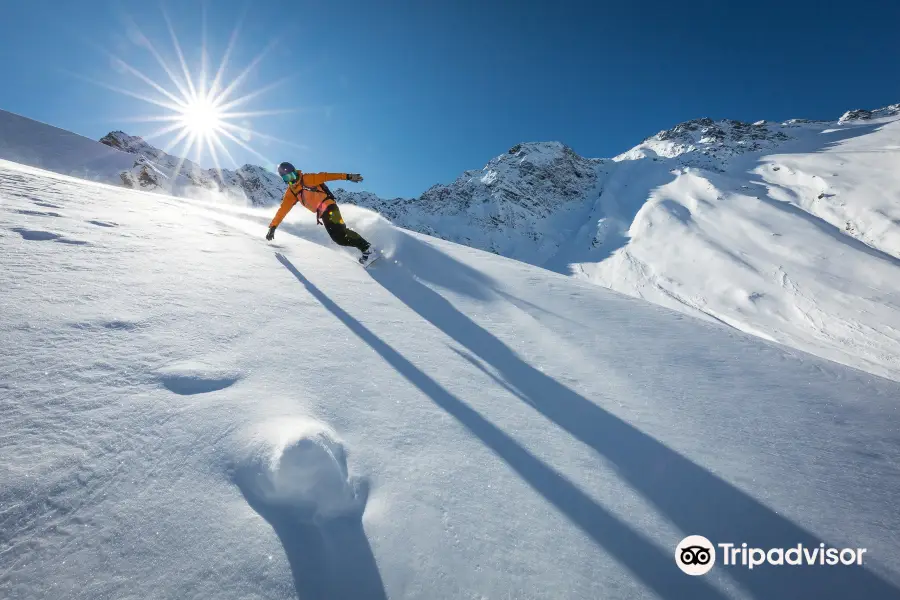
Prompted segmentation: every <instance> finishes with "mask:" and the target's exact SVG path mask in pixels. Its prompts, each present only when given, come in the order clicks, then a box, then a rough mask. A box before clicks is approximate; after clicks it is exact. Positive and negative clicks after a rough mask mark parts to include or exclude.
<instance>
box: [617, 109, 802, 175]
mask: <svg viewBox="0 0 900 600" xmlns="http://www.w3.org/2000/svg"><path fill="white" fill-rule="evenodd" d="M781 129H782V127H781V126H780V125H777V124H774V123H769V122H767V121H757V122H755V123H744V122H743V121H735V120H732V119H723V120H720V121H713V120H712V119H710V118H708V117H705V118H701V119H693V120H691V121H685V122H684V123H679V124H678V125H676V126H675V127H672V128H671V129H665V130H663V131H660V132H659V133H657V134H656V135H652V136H650V137H648V138H647V139H645V140H644V141H643V142H641V143H640V144H638V145H637V146H635V147H634V148H632V149H631V150H629V151H628V152H625V153H624V154H620V155H619V156H617V157H616V158H615V159H614V160H616V161H621V160H638V159H642V158H655V157H662V158H678V157H683V160H684V161H687V162H688V163H689V164H695V165H696V166H703V167H707V168H716V167H718V168H721V166H722V164H721V163H722V162H724V161H725V160H726V159H727V158H729V157H731V156H735V155H738V154H744V153H746V152H758V151H760V150H765V149H769V148H773V147H775V146H777V145H778V144H780V143H782V142H784V141H787V140H788V139H790V136H788V135H787V134H785V133H784V132H783V131H781Z"/></svg>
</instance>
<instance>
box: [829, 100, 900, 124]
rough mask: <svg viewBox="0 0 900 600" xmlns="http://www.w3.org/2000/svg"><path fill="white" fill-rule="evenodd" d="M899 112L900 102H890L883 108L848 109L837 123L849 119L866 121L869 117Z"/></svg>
mask: <svg viewBox="0 0 900 600" xmlns="http://www.w3.org/2000/svg"><path fill="white" fill-rule="evenodd" d="M898 114H900V104H891V105H890V106H885V107H883V108H876V109H875V110H865V109H862V108H858V109H856V110H848V111H847V112H845V113H844V114H843V115H842V116H841V118H840V119H839V120H838V122H839V123H847V122H850V121H868V120H870V119H880V118H883V117H893V116H895V115H898Z"/></svg>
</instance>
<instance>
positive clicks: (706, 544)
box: [675, 535, 866, 575]
mask: <svg viewBox="0 0 900 600" xmlns="http://www.w3.org/2000/svg"><path fill="white" fill-rule="evenodd" d="M717 548H718V550H717ZM865 553H866V549H865V548H831V547H828V546H826V545H825V544H824V543H820V544H819V545H818V546H813V547H812V548H809V547H806V546H804V545H803V544H797V545H796V546H791V547H790V548H769V549H767V550H766V549H763V548H753V547H748V546H747V544H746V543H743V544H740V545H738V544H731V543H719V544H713V543H712V542H710V541H709V540H708V539H706V538H705V537H703V536H702V535H689V536H687V537H686V538H684V539H683V540H681V541H680V542H679V543H678V546H676V547H675V564H677V565H678V568H679V569H681V570H682V571H684V572H685V573H687V574H688V575H706V574H707V573H709V570H710V569H712V568H713V565H715V564H716V555H717V554H718V556H719V557H720V558H721V560H722V565H723V566H726V567H735V566H736V567H746V568H748V569H750V570H752V569H754V568H755V567H759V566H763V565H765V566H773V567H780V566H799V565H821V566H834V565H838V564H841V565H848V566H849V565H862V560H863V554H865Z"/></svg>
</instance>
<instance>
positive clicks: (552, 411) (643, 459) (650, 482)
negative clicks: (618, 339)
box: [282, 236, 900, 599]
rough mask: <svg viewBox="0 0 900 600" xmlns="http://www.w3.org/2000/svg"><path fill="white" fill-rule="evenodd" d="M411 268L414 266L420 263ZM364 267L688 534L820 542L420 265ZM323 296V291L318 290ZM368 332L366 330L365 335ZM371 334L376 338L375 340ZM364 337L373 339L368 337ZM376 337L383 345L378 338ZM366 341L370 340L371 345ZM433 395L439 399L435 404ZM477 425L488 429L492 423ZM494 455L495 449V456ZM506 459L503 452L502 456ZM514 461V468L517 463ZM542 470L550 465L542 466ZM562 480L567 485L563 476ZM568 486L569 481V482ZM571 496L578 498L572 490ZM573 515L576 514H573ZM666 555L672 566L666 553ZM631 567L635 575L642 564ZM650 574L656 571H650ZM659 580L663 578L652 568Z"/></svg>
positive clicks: (806, 574) (776, 582) (800, 578)
mask: <svg viewBox="0 0 900 600" xmlns="http://www.w3.org/2000/svg"><path fill="white" fill-rule="evenodd" d="M408 238H409V239H408V240H407V242H406V243H408V244H409V243H412V241H415V242H416V243H418V244H419V245H421V246H423V248H421V249H420V248H415V249H414V248H407V249H406V250H407V251H414V252H415V254H416V256H422V255H424V254H427V253H429V252H430V253H437V254H442V253H439V252H438V251H437V250H436V249H434V248H431V247H430V246H429V245H428V244H425V243H423V242H419V241H418V240H414V238H412V237H411V236H408ZM285 260H286V259H284V260H283V261H282V262H284V261H285ZM441 261H442V262H437V263H433V262H430V261H428V262H422V263H419V264H422V265H425V266H427V265H429V264H430V267H428V268H427V270H424V271H423V272H422V273H421V278H422V279H428V280H430V281H432V282H434V283H436V284H438V285H442V284H443V281H442V278H443V276H444V273H446V272H448V271H449V270H452V268H453V265H451V264H449V263H454V262H455V261H454V260H453V259H452V258H451V257H449V256H446V255H443V258H442V259H441ZM409 264H413V265H415V264H416V263H415V262H413V263H409ZM407 266H408V265H407ZM436 267H440V268H436ZM369 273H370V275H371V276H372V278H373V279H374V280H375V281H377V282H378V283H379V284H381V285H382V286H383V287H384V288H385V289H386V290H388V291H389V292H391V293H392V294H393V295H394V296H396V297H397V298H398V299H399V300H400V301H401V302H403V303H404V304H406V305H407V306H408V307H409V308H410V309H412V310H413V311H415V312H416V313H418V314H419V315H420V316H421V317H422V318H424V319H425V320H427V321H429V322H430V323H432V324H433V325H434V326H435V327H437V328H438V329H440V330H441V331H443V332H444V333H445V334H446V335H448V336H449V337H450V338H452V339H453V340H455V341H456V342H458V343H459V344H460V345H462V346H464V347H465V348H467V349H468V350H469V351H470V352H472V353H473V354H474V355H476V356H478V357H479V358H481V359H482V360H483V361H485V362H486V363H488V364H490V365H492V366H493V368H494V369H496V371H497V372H498V373H499V374H500V376H501V377H502V378H503V379H505V380H506V382H507V383H508V384H509V385H510V386H511V387H513V388H515V390H517V391H518V392H519V393H518V396H519V397H520V398H521V399H523V400H525V401H526V402H527V403H528V404H529V405H531V406H532V407H534V408H535V409H536V410H537V411H539V412H540V413H541V414H543V415H544V416H546V417H547V418H548V419H550V420H551V421H553V422H554V423H556V424H557V425H559V426H560V427H561V428H562V429H564V430H565V431H567V432H569V433H570V434H571V435H572V436H574V437H575V438H577V439H578V440H580V441H582V442H583V443H585V444H587V445H588V446H590V447H591V448H593V449H594V450H595V451H596V452H597V453H598V454H600V455H602V456H603V457H605V458H606V459H607V460H609V461H611V462H612V463H613V464H615V465H616V467H617V469H618V472H619V474H620V476H621V477H622V478H624V479H625V480H626V481H627V482H628V483H629V484H631V486H632V487H633V488H634V489H635V490H637V491H638V492H640V493H641V495H642V496H644V497H645V498H646V499H647V500H649V501H650V502H651V503H652V504H653V505H655V506H656V507H657V508H658V509H659V510H660V511H661V512H662V513H663V514H664V515H665V516H666V517H668V518H669V520H671V521H672V522H673V523H674V524H675V525H676V526H677V527H678V528H679V529H680V530H681V531H682V532H684V533H685V534H699V535H704V536H706V537H707V538H709V539H710V540H712V541H713V543H719V542H723V543H726V542H732V543H736V544H738V545H739V544H740V543H742V542H747V544H748V546H751V547H757V548H788V547H795V546H796V545H797V544H800V543H802V544H803V545H804V546H805V547H807V548H818V546H819V543H820V542H823V541H824V540H822V539H820V538H819V537H817V536H815V535H814V534H812V533H810V532H808V531H806V530H805V529H803V528H802V527H800V526H798V525H796V524H795V523H793V522H791V521H790V520H788V519H786V518H784V517H782V516H781V515H779V514H778V513H776V512H774V511H773V510H771V509H770V508H768V507H767V506H765V505H764V504H762V503H760V502H759V501H757V500H756V499H755V498H753V497H751V496H749V495H747V494H746V493H744V492H743V491H741V490H740V489H738V488H736V487H735V486H733V485H732V484H731V483H729V482H727V481H725V480H723V479H721V478H720V477H718V476H717V475H715V474H713V473H712V472H710V471H708V470H707V469H705V468H704V467H702V466H700V465H697V464H695V463H693V462H692V461H690V460H689V459H687V458H686V457H684V456H682V455H681V454H679V453H677V452H675V451H674V450H671V449H670V448H668V447H667V446H665V445H664V444H662V443H661V442H659V441H658V440H656V439H654V438H653V437H651V436H649V435H647V434H646V433H644V432H642V431H640V430H639V429H637V428H636V427H634V426H632V425H630V424H629V423H627V422H625V421H623V420H622V419H620V418H619V417H617V416H615V415H614V414H612V413H610V412H608V411H606V410H604V409H603V408H601V407H600V406H598V405H597V404H596V403H594V402H593V401H591V400H588V399H587V398H585V397H584V396H581V395H580V394H578V393H577V392H575V391H573V390H571V389H569V388H568V387H566V386H564V385H562V384H561V383H559V382H557V381H556V380H555V379H553V378H552V377H550V376H548V375H546V374H544V373H542V372H541V371H539V370H538V369H536V368H534V367H533V366H531V365H530V364H528V363H527V362H525V361H524V360H522V359H521V358H520V357H519V356H518V355H517V354H516V353H515V352H513V351H512V350H511V349H510V348H509V347H507V346H506V345H505V344H504V343H503V342H501V341H500V340H498V339H497V338H496V337H494V336H493V335H492V334H490V333H489V332H488V331H486V330H485V329H483V328H482V327H480V326H479V325H478V324H476V323H475V322H474V321H472V320H471V319H470V318H469V317H467V316H466V315H465V314H463V313H461V312H460V311H458V310H457V309H456V308H455V307H454V306H453V305H452V304H450V302H448V301H447V300H446V299H445V298H444V297H443V296H441V295H440V294H438V293H437V292H435V291H433V290H432V289H431V288H429V287H428V286H426V285H424V284H423V283H421V281H420V273H419V272H418V271H410V270H408V269H406V268H403V267H398V266H397V265H393V264H390V263H388V264H383V265H380V266H377V267H375V268H373V269H371V270H370V271H369ZM295 275H297V277H298V279H301V281H304V282H305V280H304V279H302V276H301V275H299V273H295ZM307 285H308V284H307ZM446 287H452V286H446ZM319 294H320V295H321V293H320V292H319ZM331 310H332V312H334V311H335V310H340V309H337V307H334V308H332V309H331ZM347 319H350V317H349V316H346V318H343V317H342V320H344V321H345V322H348V321H347ZM354 323H355V322H354ZM361 327H362V326H361V325H359V324H358V323H355V324H354V325H353V326H352V327H351V328H353V329H354V330H357V329H359V328H361ZM368 335H369V336H371V334H368ZM361 337H363V336H361ZM371 337H374V336H371ZM375 339H376V340H377V338H375ZM367 341H369V340H368V339H367ZM378 343H379V344H381V345H382V346H383V345H384V344H383V342H381V341H380V340H378ZM370 344H373V346H374V343H373V342H370ZM376 349H378V348H376ZM379 352H381V353H382V354H383V355H384V354H385V353H386V352H393V351H390V350H389V349H384V350H382V349H379ZM401 360H403V359H400V358H396V359H393V360H389V362H391V363H392V364H394V366H395V367H396V368H397V369H398V371H400V370H401V369H400V368H399V367H398V365H397V364H395V363H397V362H399V361H401ZM403 368H404V370H403V371H401V372H404V374H405V375H407V373H414V375H415V377H416V378H418V379H419V380H421V381H429V382H430V381H431V380H430V379H428V378H427V376H426V375H424V374H423V373H421V372H419V371H413V370H414V369H415V367H412V365H406V364H404V365H403ZM407 377H410V375H407ZM411 380H412V379H411ZM414 383H415V381H414ZM433 388H434V389H433ZM426 393H428V394H429V395H430V396H431V397H432V398H433V399H435V401H436V402H438V404H440V405H441V406H442V407H443V408H444V409H445V410H447V411H448V412H451V414H453V415H454V416H456V417H457V418H459V419H460V420H461V421H463V422H464V423H468V424H471V423H472V422H474V421H475V419H476V417H475V416H473V415H475V414H477V413H474V411H472V410H471V409H469V408H468V407H466V410H465V411H462V410H461V409H460V408H459V407H457V406H456V405H455V404H454V403H459V401H458V400H456V399H455V398H453V397H452V396H450V395H449V394H447V392H445V391H443V390H441V389H440V388H437V385H436V384H434V385H433V386H431V387H429V390H428V391H427V392H426ZM439 397H440V398H443V400H440V401H439V400H437V398H439ZM451 400H452V402H451ZM477 419H481V417H480V416H478V417H477ZM467 426H470V425H467ZM479 426H481V427H484V428H487V427H488V425H479ZM489 427H490V433H489V434H487V433H482V434H479V433H477V432H476V434H477V435H479V437H481V438H482V439H483V440H484V439H485V437H489V438H490V439H489V441H488V442H486V443H488V445H489V446H491V447H492V448H494V449H495V451H496V448H495V445H496V444H497V440H498V439H502V440H504V443H505V444H512V443H514V442H512V441H511V440H509V438H507V437H506V436H505V435H504V434H503V433H502V432H500V431H499V430H496V428H494V427H493V426H489ZM470 428H471V426H470ZM507 440H508V441H507ZM509 452H512V451H509ZM516 452H524V450H521V449H520V448H517V451H516ZM498 454H501V453H500V452H498ZM514 454H515V458H513V459H507V460H508V462H511V460H521V461H525V460H526V459H525V458H522V457H521V456H520V455H519V454H516V453H514ZM501 456H503V454H501ZM504 458H506V457H505V456H504ZM531 460H533V457H531V456H530V455H528V459H527V462H528V463H529V466H528V468H527V469H526V471H527V475H526V476H525V477H526V479H528V478H529V476H531V477H533V476H534V474H535V472H536V471H535V469H537V467H535V466H534V465H532V464H531ZM511 464H512V462H511ZM513 466H514V467H515V465H513ZM520 466H521V465H520ZM543 468H544V469H546V467H543ZM517 471H519V472H520V473H522V470H521V468H517ZM548 477H550V476H549V475H546V474H542V475H541V481H542V482H546V481H547V478H548ZM557 477H558V476H557ZM529 483H531V481H529ZM566 483H567V484H568V482H566ZM532 485H533V486H534V487H535V488H536V489H538V490H539V491H541V493H543V494H544V496H545V497H547V498H548V500H550V501H551V502H553V503H554V504H556V505H557V507H558V508H560V510H562V511H563V512H564V513H566V514H567V515H569V516H570V518H573V517H572V515H573V514H577V515H578V517H579V518H581V519H585V523H584V524H583V525H580V526H582V528H584V529H585V530H586V531H588V532H590V531H592V528H593V527H594V526H596V525H597V524H595V523H594V522H593V519H594V518H599V519H601V520H600V521H599V522H598V523H602V521H603V520H604V519H605V520H607V521H608V520H609V519H610V515H609V514H608V513H606V511H603V509H600V508H599V507H597V506H596V505H593V506H591V507H588V505H587V504H586V503H587V502H589V501H588V500H584V501H581V504H580V505H579V504H578V503H577V502H576V503H574V504H572V502H573V501H572V500H569V499H566V500H564V501H563V502H562V503H559V502H557V501H554V500H553V499H552V497H551V496H552V493H553V492H550V491H549V490H548V489H547V486H545V485H535V484H532ZM555 485H558V484H554V486H555ZM568 485H569V486H571V484H568ZM567 493H568V494H574V493H575V492H574V491H569V492H567ZM579 493H580V492H579ZM575 506H581V508H579V509H578V510H577V511H573V507H575ZM588 508H590V510H588ZM585 511H586V512H585ZM599 511H603V516H602V517H600V516H598V515H599V514H600V512H599ZM592 513H593V514H592ZM573 520H575V519H574V518H573ZM577 522H578V521H576V523H577ZM602 527H604V528H603V529H602V531H603V532H604V534H600V535H593V536H592V537H594V539H595V540H596V541H597V542H598V543H600V544H601V545H603V546H604V547H606V548H607V549H610V550H611V551H613V553H614V554H615V549H616V547H618V549H619V551H622V550H623V549H624V548H630V549H632V550H633V548H631V547H630V546H629V545H628V544H621V542H620V541H619V542H618V543H617V542H616V541H614V540H613V539H610V537H609V536H607V535H605V533H606V532H608V531H609V529H607V528H606V527H607V526H602ZM614 537H616V536H614ZM666 560H667V561H670V562H671V559H669V558H668V557H667V558H666ZM623 562H625V561H623ZM626 564H628V563H626ZM629 566H630V565H629ZM660 568H661V567H660ZM673 568H674V565H673ZM632 570H633V571H635V572H636V573H639V574H640V573H641V568H639V567H638V568H633V569H632ZM654 573H656V572H655V571H654ZM729 574H730V575H731V576H732V577H734V578H735V579H736V580H738V581H739V582H740V583H741V584H742V585H743V586H744V587H745V588H746V589H747V590H748V591H750V592H751V593H752V594H753V595H754V596H755V597H757V598H766V599H770V598H799V597H816V598H850V597H866V598H887V597H898V594H900V590H898V589H897V588H896V587H894V586H893V585H892V584H890V583H889V582H887V581H885V580H884V579H882V578H881V577H879V576H878V575H876V574H874V573H872V572H871V571H869V570H868V569H866V568H862V567H845V566H833V567H818V568H816V567H799V566H794V567H781V568H769V569H757V570H755V571H750V570H748V569H745V568H731V569H729ZM657 576H659V575H658V574H657ZM689 579H690V578H689ZM673 589H674V588H673ZM705 592H706V593H707V594H710V593H711V592H712V590H711V589H707V590H705ZM664 595H667V596H668V595H674V596H675V597H687V596H685V595H684V593H683V590H682V591H680V592H677V593H676V592H673V591H672V589H666V590H665V594H664Z"/></svg>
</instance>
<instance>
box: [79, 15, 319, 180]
mask: <svg viewBox="0 0 900 600" xmlns="http://www.w3.org/2000/svg"><path fill="white" fill-rule="evenodd" d="M162 15H163V19H164V21H165V25H166V30H167V32H168V34H169V37H170V38H171V44H172V50H173V51H174V54H175V56H176V57H177V62H176V63H175V64H170V63H168V62H167V61H166V59H165V58H164V56H163V54H162V53H161V52H160V51H159V49H158V48H157V47H156V45H154V43H153V42H151V41H150V39H149V38H148V37H146V36H145V35H144V34H143V32H142V31H141V30H140V29H139V28H138V27H137V25H136V24H135V23H134V22H133V21H131V22H130V23H129V27H130V29H131V31H132V33H133V36H132V37H133V38H134V40H133V41H135V43H136V44H138V45H139V46H141V47H143V48H145V49H146V50H147V51H148V52H149V53H150V55H151V57H152V59H153V62H155V63H156V64H157V65H158V66H159V67H160V68H161V70H162V73H164V74H165V76H166V77H167V78H168V83H160V82H159V81H156V80H154V79H153V78H152V77H151V76H150V75H148V74H147V73H145V72H143V71H141V70H140V69H139V68H137V67H136V66H134V65H132V64H129V63H128V62H126V61H125V60H123V59H122V58H120V57H117V56H114V55H112V54H110V53H108V52H107V54H109V56H110V60H111V61H112V64H113V66H114V67H115V68H116V69H117V70H118V71H119V72H120V73H122V74H125V75H130V76H132V77H134V78H135V79H136V80H137V81H138V82H140V83H141V84H144V85H145V86H146V87H147V90H146V91H144V92H141V91H139V90H136V89H133V88H132V86H130V85H129V86H125V85H111V84H108V83H104V82H101V81H96V80H94V79H91V78H87V77H81V78H82V79H84V80H86V81H90V82H91V83H94V84H96V85H100V86H102V87H104V88H106V89H109V90H112V91H115V92H117V93H120V94H123V95H126V96H128V97H131V98H135V99H138V100H142V101H143V102H145V103H147V104H150V105H153V106H155V107H156V108H157V109H158V110H159V109H164V110H165V111H166V112H165V113H163V114H159V113H157V114H153V115H142V116H135V117H129V118H127V119H125V120H126V121H130V122H143V123H157V124H158V125H160V127H159V128H158V129H156V130H155V131H153V132H151V133H150V134H148V135H144V136H143V137H144V138H145V139H147V140H151V139H154V138H159V137H162V136H167V135H171V136H172V138H171V139H169V140H168V143H166V144H165V147H164V148H163V150H164V151H165V152H170V151H172V149H174V148H175V147H176V146H178V145H179V144H181V145H182V147H181V149H180V150H179V151H178V154H179V155H180V157H181V159H182V160H181V161H179V164H178V167H177V169H176V173H175V174H177V173H178V172H180V170H181V167H182V166H183V163H184V159H186V158H187V157H188V156H189V155H192V153H193V155H194V156H200V155H202V154H206V155H207V156H208V157H209V158H210V159H211V160H212V163H213V167H214V169H215V171H216V172H217V173H218V175H219V177H220V178H221V176H222V164H221V162H220V157H222V158H225V159H227V160H228V161H229V162H230V163H231V164H232V165H233V166H234V167H237V166H238V165H237V162H236V161H235V158H234V156H233V154H232V153H231V151H230V150H229V149H228V143H233V144H234V145H235V146H238V147H240V148H241V149H243V150H246V151H247V152H249V153H250V154H252V155H253V156H255V157H257V158H260V159H262V160H263V161H264V163H265V164H266V165H267V166H270V165H272V164H273V162H272V161H271V160H270V159H269V158H268V157H266V156H265V155H263V154H262V153H261V152H260V151H259V150H257V149H256V148H254V147H253V146H252V145H251V143H250V142H251V141H252V140H253V139H259V140H266V141H277V142H279V143H284V144H289V145H292V146H295V147H301V148H302V147H303V146H301V145H298V144H296V143H293V142H288V141H286V140H280V139H278V138H276V137H274V136H271V135H266V134H264V133H262V132H259V131H256V130H255V129H253V127H252V125H251V124H250V122H249V121H248V120H247V119H248V118H251V117H266V116H274V115H283V114H286V113H293V112H297V111H298V109H296V108H280V109H271V110H261V109H256V110H249V109H246V108H245V105H246V104H247V103H249V102H250V101H252V100H255V99H257V98H259V97H260V96H261V95H263V94H265V93H267V92H270V91H272V90H273V89H275V88H277V87H278V86H281V85H283V84H284V83H285V82H286V81H287V80H288V79H290V77H287V78H282V79H278V80H277V81H275V82H272V83H268V84H266V85H262V86H257V88H256V89H254V90H252V91H250V92H247V93H244V94H243V95H239V92H238V90H239V89H240V87H241V85H243V84H244V83H246V82H247V80H248V78H249V76H250V75H251V74H252V73H253V71H254V70H255V69H256V68H257V67H258V66H259V64H260V62H261V61H262V60H263V59H264V58H265V57H266V55H267V54H268V53H269V52H270V51H271V50H272V49H273V47H274V46H275V45H276V43H277V40H276V41H273V42H271V43H269V44H268V45H266V46H265V47H264V49H263V50H262V51H261V52H260V53H259V54H258V55H256V56H255V57H254V58H253V59H252V60H250V62H249V63H248V64H247V65H246V66H245V67H244V68H243V69H240V70H239V72H238V74H237V75H236V76H235V77H234V78H231V79H228V78H226V76H225V71H226V68H227V67H228V65H229V62H230V61H232V60H233V54H234V50H235V46H236V44H237V38H238V33H239V31H240V29H241V21H242V20H243V19H240V20H239V21H238V24H237V25H236V26H235V28H234V30H233V31H232V32H231V35H230V36H229V38H228V43H227V46H226V48H225V51H224V53H223V55H222V58H221V61H220V62H219V64H218V66H217V67H216V68H215V69H212V68H210V65H209V54H208V51H207V28H206V14H205V11H204V14H203V26H202V30H201V33H200V48H199V56H200V59H199V66H198V65H194V67H195V68H193V69H192V68H191V65H190V64H189V62H188V59H187V58H186V54H185V49H187V50H191V49H190V48H188V47H185V46H183V45H182V43H181V42H180V41H179V39H178V35H177V34H176V32H175V27H174V25H173V23H172V20H171V18H170V17H169V14H168V12H167V11H166V10H165V8H163V10H162ZM238 107H241V109H240V110H234V109H236V108H238Z"/></svg>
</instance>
